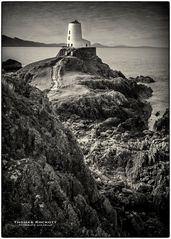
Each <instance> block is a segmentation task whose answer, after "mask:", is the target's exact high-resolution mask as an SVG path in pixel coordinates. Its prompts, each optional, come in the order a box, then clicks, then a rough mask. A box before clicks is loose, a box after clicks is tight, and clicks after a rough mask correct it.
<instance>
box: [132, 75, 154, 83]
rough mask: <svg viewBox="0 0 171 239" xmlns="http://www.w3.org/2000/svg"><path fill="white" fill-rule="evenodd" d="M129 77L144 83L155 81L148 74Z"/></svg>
mask: <svg viewBox="0 0 171 239" xmlns="http://www.w3.org/2000/svg"><path fill="white" fill-rule="evenodd" d="M129 79H130V80H132V81H135V82H141V83H146V84H148V83H153V82H155V80H154V79H153V78H151V77H150V76H137V77H136V78H133V77H130V78H129Z"/></svg>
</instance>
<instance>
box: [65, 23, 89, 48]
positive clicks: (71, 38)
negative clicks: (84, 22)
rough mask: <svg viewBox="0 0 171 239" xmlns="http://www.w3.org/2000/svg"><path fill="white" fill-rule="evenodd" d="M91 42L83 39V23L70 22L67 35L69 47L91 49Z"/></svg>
mask: <svg viewBox="0 0 171 239" xmlns="http://www.w3.org/2000/svg"><path fill="white" fill-rule="evenodd" d="M90 45H91V43H90V41H87V40H85V39H83V38H82V30H81V23H79V22H78V21H77V20H75V21H73V22H70V23H69V24H68V34H67V46H68V47H74V48H80V47H90Z"/></svg>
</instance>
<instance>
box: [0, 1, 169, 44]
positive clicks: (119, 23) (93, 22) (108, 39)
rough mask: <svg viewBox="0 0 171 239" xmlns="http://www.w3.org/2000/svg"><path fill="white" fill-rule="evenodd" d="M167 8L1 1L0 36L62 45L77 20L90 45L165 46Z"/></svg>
mask: <svg viewBox="0 0 171 239" xmlns="http://www.w3.org/2000/svg"><path fill="white" fill-rule="evenodd" d="M168 9H169V3H167V2H100V1H99V2H92V1H91V2H21V1H20V2H4V3H3V4H2V34H4V35H7V36H10V37H18V38H22V39H25V40H31V41H39V42H44V43H65V42H66V37H67V27H68V23H69V22H71V21H73V20H75V19H77V20H78V21H79V22H81V25H82V32H83V37H84V38H85V39H88V40H90V41H91V42H92V43H95V42H99V43H101V44H104V45H130V46H142V45H143V46H144V45H145V46H153V47H168V35H169V33H168V28H169V27H168V21H169V20H168V19H169V16H168V15H169V13H168V11H169V10H168Z"/></svg>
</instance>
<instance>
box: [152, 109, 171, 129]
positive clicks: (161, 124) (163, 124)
mask: <svg viewBox="0 0 171 239" xmlns="http://www.w3.org/2000/svg"><path fill="white" fill-rule="evenodd" d="M154 129H155V130H156V131H164V132H168V133H169V109H166V112H165V113H164V115H163V116H162V117H161V118H160V119H158V120H157V121H156V122H155V124H154Z"/></svg>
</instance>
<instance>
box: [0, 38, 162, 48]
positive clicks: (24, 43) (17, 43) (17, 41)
mask: <svg viewBox="0 0 171 239" xmlns="http://www.w3.org/2000/svg"><path fill="white" fill-rule="evenodd" d="M62 46H66V43H42V42H35V41H28V40H23V39H21V38H18V37H14V38H12V37H8V36H6V35H2V47H62ZM91 46H92V47H97V48H165V47H153V46H127V45H116V46H107V45H103V44H100V43H94V44H92V45H91Z"/></svg>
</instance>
